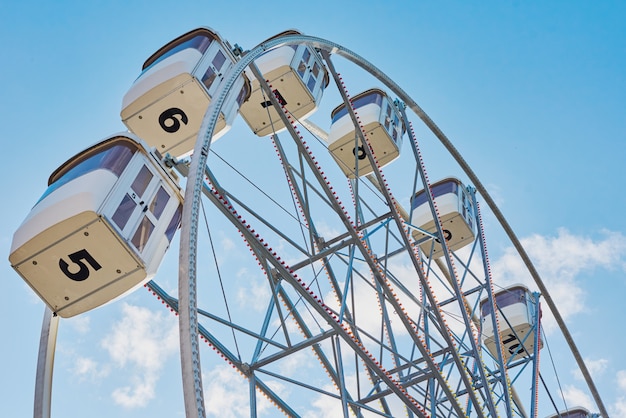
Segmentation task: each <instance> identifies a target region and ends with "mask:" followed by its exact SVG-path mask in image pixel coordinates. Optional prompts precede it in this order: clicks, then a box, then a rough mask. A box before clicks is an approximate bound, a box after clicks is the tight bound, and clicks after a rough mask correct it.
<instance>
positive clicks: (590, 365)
mask: <svg viewBox="0 0 626 418" xmlns="http://www.w3.org/2000/svg"><path fill="white" fill-rule="evenodd" d="M585 365H586V366H587V369H589V373H591V375H592V376H593V378H594V380H599V378H600V376H601V375H602V374H604V372H605V370H606V369H607V367H608V365H609V361H608V360H606V359H598V360H589V359H586V360H585ZM573 373H574V377H576V379H578V380H584V377H583V374H582V373H581V371H580V370H579V369H575V370H574V372H573Z"/></svg>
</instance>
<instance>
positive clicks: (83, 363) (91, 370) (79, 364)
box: [72, 357, 110, 381]
mask: <svg viewBox="0 0 626 418" xmlns="http://www.w3.org/2000/svg"><path fill="white" fill-rule="evenodd" d="M109 371H110V369H109V367H107V366H101V365H99V364H98V362H96V361H95V360H94V359H92V358H88V357H78V358H76V359H75V360H74V367H73V369H72V372H73V373H74V375H76V376H78V377H79V378H80V379H87V380H90V381H98V380H99V379H101V378H103V377H106V376H107V375H108V374H109Z"/></svg>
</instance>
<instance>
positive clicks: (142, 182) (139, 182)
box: [130, 165, 153, 196]
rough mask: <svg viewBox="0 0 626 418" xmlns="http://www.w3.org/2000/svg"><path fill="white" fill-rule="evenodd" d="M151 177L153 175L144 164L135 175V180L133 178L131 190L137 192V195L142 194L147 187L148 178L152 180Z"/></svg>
mask: <svg viewBox="0 0 626 418" xmlns="http://www.w3.org/2000/svg"><path fill="white" fill-rule="evenodd" d="M152 177H153V175H152V173H151V172H150V169H149V168H148V167H146V166H145V165H144V166H143V167H141V170H139V174H137V177H135V180H133V184H132V185H131V186H130V187H131V189H133V191H134V192H135V193H137V196H142V195H143V193H144V192H145V191H146V188H147V187H148V184H150V180H152Z"/></svg>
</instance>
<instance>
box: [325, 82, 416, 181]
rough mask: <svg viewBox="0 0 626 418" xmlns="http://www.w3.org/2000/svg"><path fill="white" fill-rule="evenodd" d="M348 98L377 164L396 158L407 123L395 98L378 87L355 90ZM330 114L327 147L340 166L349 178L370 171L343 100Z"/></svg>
mask: <svg viewBox="0 0 626 418" xmlns="http://www.w3.org/2000/svg"><path fill="white" fill-rule="evenodd" d="M351 102H352V105H353V106H354V109H355V112H356V113H357V116H358V117H359V119H360V123H361V125H362V126H363V131H364V132H365V134H366V135H367V140H368V141H369V143H370V145H371V148H372V150H373V151H374V155H375V156H376V159H377V161H378V164H379V165H380V166H381V167H382V166H384V165H387V164H389V163H390V162H391V161H393V160H395V159H396V158H397V157H398V156H399V155H400V148H401V146H402V137H403V135H404V132H405V131H406V127H405V125H404V122H403V121H402V117H401V115H400V111H399V110H398V108H397V107H396V105H395V104H394V102H393V101H392V100H391V99H390V98H389V96H388V95H387V93H385V92H384V91H382V90H380V89H370V90H367V91H364V92H362V93H360V94H357V95H356V96H354V97H353V98H352V99H351ZM331 118H332V123H331V126H330V132H329V133H328V150H329V151H330V153H331V154H332V156H333V158H334V159H335V161H337V163H338V164H339V166H340V167H341V170H342V171H343V172H344V173H345V175H346V176H348V177H349V178H355V177H361V176H364V175H366V174H369V173H371V172H372V171H373V170H374V168H373V166H372V165H371V164H370V162H369V159H368V158H367V154H366V153H365V149H364V148H363V143H362V142H361V141H360V140H358V144H357V138H358V136H357V134H356V129H355V127H354V124H353V122H352V118H351V117H350V114H349V112H348V109H347V108H346V105H345V103H342V104H341V105H339V106H337V107H336V108H335V109H334V110H333V111H332V113H331Z"/></svg>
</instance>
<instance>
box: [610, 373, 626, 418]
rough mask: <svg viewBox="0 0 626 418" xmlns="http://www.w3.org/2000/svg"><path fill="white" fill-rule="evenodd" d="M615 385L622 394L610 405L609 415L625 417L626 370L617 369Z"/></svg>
mask: <svg viewBox="0 0 626 418" xmlns="http://www.w3.org/2000/svg"><path fill="white" fill-rule="evenodd" d="M616 380H617V387H618V389H619V390H620V391H622V393H623V395H622V396H619V397H618V398H617V400H616V401H615V403H614V404H613V405H612V408H611V409H612V412H611V416H614V417H626V370H619V371H618V372H617V375H616Z"/></svg>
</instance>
